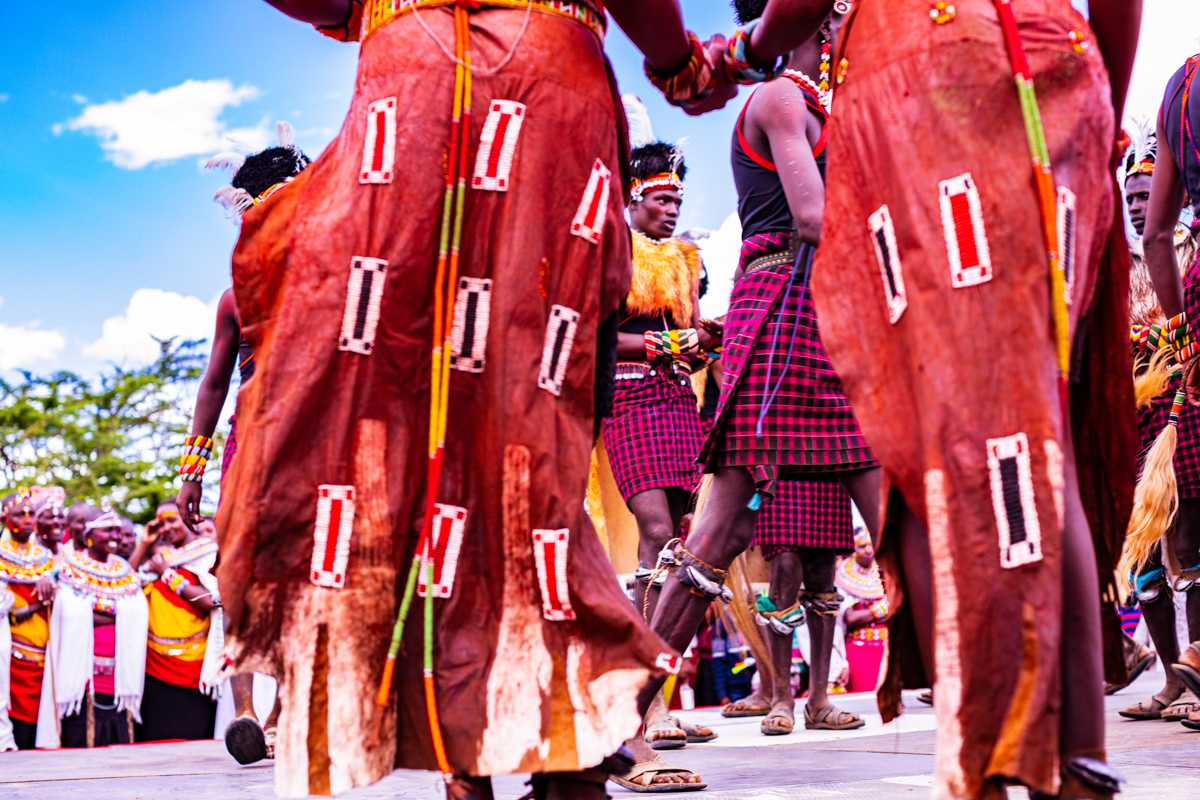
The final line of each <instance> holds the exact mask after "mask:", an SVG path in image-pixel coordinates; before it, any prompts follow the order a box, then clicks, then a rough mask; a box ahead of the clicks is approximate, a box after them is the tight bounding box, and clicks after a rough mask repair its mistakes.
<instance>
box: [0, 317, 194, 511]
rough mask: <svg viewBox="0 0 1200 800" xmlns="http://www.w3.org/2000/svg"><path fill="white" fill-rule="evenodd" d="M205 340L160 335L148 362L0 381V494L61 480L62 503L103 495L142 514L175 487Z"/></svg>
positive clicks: (98, 500) (172, 493)
mask: <svg viewBox="0 0 1200 800" xmlns="http://www.w3.org/2000/svg"><path fill="white" fill-rule="evenodd" d="M203 343H204V340H188V341H184V342H182V343H181V344H179V345H175V344H174V341H173V340H167V341H163V342H160V344H161V346H162V351H161V353H160V355H159V357H158V360H156V361H155V362H154V363H153V364H150V365H149V366H146V367H143V368H141V369H133V370H126V369H122V368H120V367H112V371H111V372H108V373H105V374H102V375H101V376H100V377H99V378H98V379H97V380H95V381H88V380H85V379H84V378H82V377H80V376H78V375H76V374H74V373H71V372H58V373H55V374H53V375H50V376H48V377H38V376H35V375H33V374H31V373H29V372H22V373H21V375H22V376H23V380H21V381H19V382H14V383H8V382H6V381H4V380H3V379H0V490H2V491H0V494H3V493H5V492H8V491H11V490H12V489H13V488H15V487H18V486H34V485H55V486H62V487H63V488H64V489H65V490H66V493H67V498H68V502H71V501H75V500H87V501H89V502H92V503H107V504H109V505H111V506H112V507H113V508H114V509H116V510H117V511H118V512H120V513H122V514H124V515H126V516H128V517H129V518H130V519H133V520H134V521H135V522H141V523H144V522H147V521H149V520H150V519H151V518H152V517H153V516H154V509H155V506H156V505H157V504H158V503H159V501H161V500H163V499H165V498H169V497H174V496H175V494H176V493H177V491H178V488H177V487H178V481H177V474H178V473H177V465H178V456H179V449H180V445H181V444H182V443H183V437H184V436H186V434H187V431H188V427H189V424H190V420H191V413H192V398H193V397H194V392H193V385H194V383H195V382H196V381H197V380H198V379H199V378H200V376H201V374H202V373H203V371H204V366H205V363H206V361H207V359H206V357H205V355H204V354H203V353H202V352H201V351H200V349H199V348H200V345H202V344H203ZM216 472H217V470H213V475H214V476H215V475H216Z"/></svg>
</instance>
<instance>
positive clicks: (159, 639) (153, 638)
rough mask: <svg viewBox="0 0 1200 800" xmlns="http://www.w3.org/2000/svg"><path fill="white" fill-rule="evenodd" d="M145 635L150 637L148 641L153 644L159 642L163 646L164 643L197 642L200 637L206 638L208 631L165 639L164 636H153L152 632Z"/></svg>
mask: <svg viewBox="0 0 1200 800" xmlns="http://www.w3.org/2000/svg"><path fill="white" fill-rule="evenodd" d="M147 637H148V638H149V639H150V641H151V642H153V643H154V644H161V645H164V646H165V645H170V644H175V645H178V644H191V643H192V642H198V641H200V640H201V639H207V638H208V631H200V632H199V633H197V634H195V635H193V636H188V637H187V638H186V639H167V638H165V637H162V636H155V635H154V634H153V633H151V634H147Z"/></svg>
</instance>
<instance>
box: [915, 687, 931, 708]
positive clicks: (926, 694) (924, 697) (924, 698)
mask: <svg viewBox="0 0 1200 800" xmlns="http://www.w3.org/2000/svg"><path fill="white" fill-rule="evenodd" d="M917 699H918V700H920V701H921V702H922V703H924V704H925V705H927V706H931V705H933V689H926V690H925V691H923V692H921V693H920V694H919V695H917Z"/></svg>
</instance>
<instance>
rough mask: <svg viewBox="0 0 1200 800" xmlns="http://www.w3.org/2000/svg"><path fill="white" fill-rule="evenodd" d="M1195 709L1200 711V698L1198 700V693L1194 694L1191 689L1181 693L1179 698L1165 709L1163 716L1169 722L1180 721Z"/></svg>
mask: <svg viewBox="0 0 1200 800" xmlns="http://www.w3.org/2000/svg"><path fill="white" fill-rule="evenodd" d="M1193 711H1200V700H1197V699H1196V695H1194V694H1192V692H1191V690H1190V689H1189V690H1187V691H1185V692H1184V693H1183V694H1181V695H1179V699H1178V700H1176V701H1175V702H1174V703H1171V705H1169V706H1167V707H1166V708H1164V709H1163V712H1162V718H1163V719H1164V720H1166V721H1167V722H1179V721H1180V720H1185V719H1187V718H1188V715H1189V714H1191V713H1192V712H1193Z"/></svg>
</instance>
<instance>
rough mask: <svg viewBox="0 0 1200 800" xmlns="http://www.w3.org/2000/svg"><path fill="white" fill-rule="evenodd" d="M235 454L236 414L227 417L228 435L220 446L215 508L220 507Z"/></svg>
mask: <svg viewBox="0 0 1200 800" xmlns="http://www.w3.org/2000/svg"><path fill="white" fill-rule="evenodd" d="M236 454H237V414H236V413H234V414H233V415H232V416H230V417H229V435H228V436H226V437H225V446H224V447H222V448H221V478H220V483H219V484H218V485H217V508H220V507H221V497H222V496H223V491H222V490H223V489H224V488H225V476H226V475H228V474H229V468H230V467H231V466H233V457H234V455H236Z"/></svg>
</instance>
